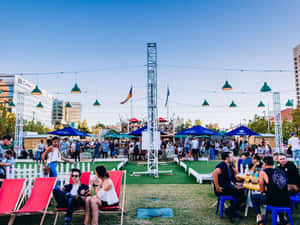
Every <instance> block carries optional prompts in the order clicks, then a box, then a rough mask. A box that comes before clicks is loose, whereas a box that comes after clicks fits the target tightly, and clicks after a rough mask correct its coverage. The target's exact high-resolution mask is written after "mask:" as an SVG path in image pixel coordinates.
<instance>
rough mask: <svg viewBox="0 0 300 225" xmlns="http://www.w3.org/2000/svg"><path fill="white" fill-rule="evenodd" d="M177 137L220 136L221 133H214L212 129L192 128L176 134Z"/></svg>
mask: <svg viewBox="0 0 300 225" xmlns="http://www.w3.org/2000/svg"><path fill="white" fill-rule="evenodd" d="M175 135H194V136H197V135H220V134H219V133H217V132H215V131H213V130H210V129H207V128H205V127H202V126H199V125H198V126H193V127H191V128H188V129H186V130H183V131H180V132H178V133H176V134H175Z"/></svg>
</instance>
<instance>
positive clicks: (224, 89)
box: [222, 80, 232, 91]
mask: <svg viewBox="0 0 300 225" xmlns="http://www.w3.org/2000/svg"><path fill="white" fill-rule="evenodd" d="M222 90H223V91H230V90H232V86H231V85H230V84H229V82H228V81H227V80H226V81H225V84H224V85H223V87H222Z"/></svg>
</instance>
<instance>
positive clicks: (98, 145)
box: [92, 139, 101, 161]
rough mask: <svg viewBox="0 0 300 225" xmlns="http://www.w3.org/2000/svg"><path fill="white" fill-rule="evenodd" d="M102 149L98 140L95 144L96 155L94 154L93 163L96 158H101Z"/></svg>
mask: <svg viewBox="0 0 300 225" xmlns="http://www.w3.org/2000/svg"><path fill="white" fill-rule="evenodd" d="M100 147H101V144H100V142H99V140H98V139H97V140H96V142H95V144H94V153H93V159H92V161H94V160H95V158H99V154H100Z"/></svg>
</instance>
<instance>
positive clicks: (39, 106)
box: [36, 102, 44, 109]
mask: <svg viewBox="0 0 300 225" xmlns="http://www.w3.org/2000/svg"><path fill="white" fill-rule="evenodd" d="M36 107H37V108H40V109H42V108H44V106H43V104H42V102H39V103H38V104H37V105H36Z"/></svg>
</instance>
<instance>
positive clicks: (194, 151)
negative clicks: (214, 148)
mask: <svg viewBox="0 0 300 225" xmlns="http://www.w3.org/2000/svg"><path fill="white" fill-rule="evenodd" d="M191 145H192V154H193V158H194V161H198V157H199V155H198V153H199V141H198V140H197V139H196V138H195V137H193V139H192V142H191Z"/></svg>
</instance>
